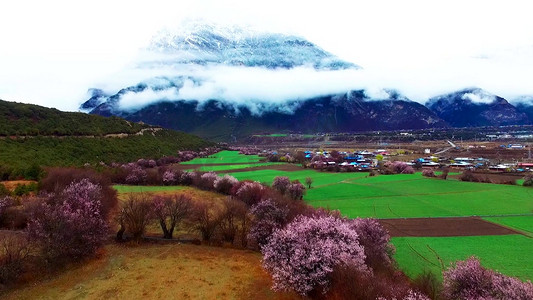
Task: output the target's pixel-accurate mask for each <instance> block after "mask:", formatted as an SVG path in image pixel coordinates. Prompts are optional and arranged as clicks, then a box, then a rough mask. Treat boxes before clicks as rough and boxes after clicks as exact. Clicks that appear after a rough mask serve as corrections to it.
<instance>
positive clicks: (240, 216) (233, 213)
mask: <svg viewBox="0 0 533 300" xmlns="http://www.w3.org/2000/svg"><path fill="white" fill-rule="evenodd" d="M247 212H248V208H247V206H246V204H244V203H243V202H242V201H238V200H234V199H231V198H227V199H225V200H224V202H223V207H222V211H221V216H220V223H219V228H220V233H221V235H222V239H223V240H224V241H225V242H228V243H230V244H232V245H233V244H235V243H238V244H240V245H241V246H243V247H246V245H247V240H246V236H247V232H248V228H249V223H250V222H249V219H248V214H247Z"/></svg>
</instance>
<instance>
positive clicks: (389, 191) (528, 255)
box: [216, 153, 533, 279]
mask: <svg viewBox="0 0 533 300" xmlns="http://www.w3.org/2000/svg"><path fill="white" fill-rule="evenodd" d="M224 155H229V157H232V158H231V160H232V162H235V161H242V159H244V157H243V156H239V155H235V154H234V153H233V154H232V153H227V154H224ZM224 155H222V156H224ZM239 157H240V158H239ZM218 160H219V161H221V160H222V159H221V158H219V159H218ZM231 167H232V166H220V168H217V169H216V170H218V171H221V170H228V172H230V173H229V174H231V175H232V176H235V177H236V178H237V179H239V180H244V179H249V180H256V181H259V182H262V183H264V184H271V183H272V181H273V180H274V178H275V177H276V176H288V177H289V178H290V179H291V180H299V181H300V182H302V183H303V182H305V178H306V177H311V178H312V179H313V184H312V188H311V189H308V190H307V194H306V195H305V196H304V199H305V200H306V201H307V202H308V203H309V204H311V205H313V206H315V207H329V208H331V209H339V210H340V211H341V212H342V213H343V215H346V216H348V217H352V218H354V217H375V218H414V217H450V216H482V217H484V219H486V220H488V221H491V222H494V223H498V224H502V225H504V226H507V227H511V228H515V229H517V230H520V231H522V232H524V233H525V234H529V235H533V201H532V199H533V189H529V188H525V187H523V186H519V185H516V186H513V185H498V184H486V183H472V182H462V181H458V180H454V179H448V180H442V179H437V178H425V177H423V176H422V175H421V174H420V173H416V174H400V175H379V176H373V177H370V176H368V173H366V172H361V173H329V172H318V171H314V170H310V169H302V170H300V171H294V172H284V171H279V170H270V169H265V170H254V171H246V172H235V173H231ZM239 168H240V167H239ZM515 215H520V216H515ZM392 242H393V244H394V245H395V246H396V249H397V252H396V255H395V257H396V260H397V261H398V264H399V266H400V268H401V269H402V270H404V271H405V272H406V273H407V274H408V275H409V276H416V275H417V274H420V273H421V272H423V271H424V270H430V271H432V272H434V273H435V274H436V275H437V276H438V277H439V278H441V276H442V275H441V272H442V269H441V267H442V265H444V266H445V267H448V266H449V264H450V262H453V261H456V260H462V259H466V258H468V257H469V256H472V255H475V256H477V257H479V258H480V259H481V262H482V264H483V265H485V266H486V267H488V268H492V269H495V270H498V271H500V272H502V273H504V274H507V275H512V276H518V277H519V278H521V279H533V264H532V263H531V262H532V261H533V239H531V237H527V236H524V235H518V234H517V235H503V236H469V237H409V238H404V237H397V238H393V239H392Z"/></svg>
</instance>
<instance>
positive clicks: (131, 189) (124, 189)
mask: <svg viewBox="0 0 533 300" xmlns="http://www.w3.org/2000/svg"><path fill="white" fill-rule="evenodd" d="M113 188H114V189H115V190H117V192H119V193H141V192H171V191H178V190H182V189H184V188H185V187H183V186H141V185H139V186H135V185H114V186H113Z"/></svg>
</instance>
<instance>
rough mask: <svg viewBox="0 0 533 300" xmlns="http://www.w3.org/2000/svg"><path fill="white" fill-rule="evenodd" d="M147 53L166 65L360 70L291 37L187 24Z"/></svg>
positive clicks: (155, 42) (163, 34)
mask: <svg viewBox="0 0 533 300" xmlns="http://www.w3.org/2000/svg"><path fill="white" fill-rule="evenodd" d="M147 50H149V51H153V52H156V53H159V54H163V55H165V56H163V57H160V58H159V59H160V60H159V61H157V62H159V63H160V62H161V59H165V63H174V64H180V63H181V64H199V65H206V64H210V63H215V64H224V65H230V66H246V67H265V68H269V69H276V68H285V69H290V68H294V67H298V66H312V67H314V68H315V69H317V70H340V69H358V68H359V67H358V66H357V65H355V64H353V63H349V62H346V61H342V60H340V59H339V58H337V57H335V56H334V55H332V54H330V53H328V52H326V51H324V50H322V49H321V48H319V47H318V46H316V45H314V44H312V43H310V42H308V41H307V40H305V39H303V38H301V37H297V36H291V35H284V34H279V33H267V32H260V31H256V30H254V29H247V28H243V27H239V26H235V25H231V26H230V25H224V26H223V25H213V24H206V23H199V22H192V23H187V24H185V26H183V27H181V28H179V29H178V30H175V31H170V30H168V29H167V30H163V31H161V32H159V33H158V34H157V35H156V36H154V37H153V38H152V41H151V43H150V45H149V46H148V47H147Z"/></svg>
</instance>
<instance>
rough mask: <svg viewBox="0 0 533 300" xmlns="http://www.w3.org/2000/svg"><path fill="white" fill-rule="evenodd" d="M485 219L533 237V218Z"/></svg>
mask: <svg viewBox="0 0 533 300" xmlns="http://www.w3.org/2000/svg"><path fill="white" fill-rule="evenodd" d="M484 219H485V220H487V221H490V222H493V223H497V224H501V225H504V226H507V227H511V228H513V229H516V230H519V231H521V232H523V233H525V234H527V235H529V236H530V237H533V216H512V217H489V218H484ZM532 251H533V249H532Z"/></svg>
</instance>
